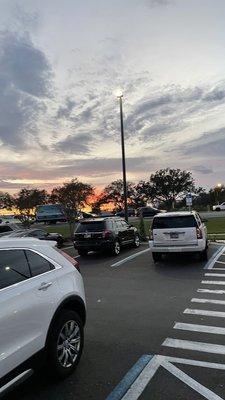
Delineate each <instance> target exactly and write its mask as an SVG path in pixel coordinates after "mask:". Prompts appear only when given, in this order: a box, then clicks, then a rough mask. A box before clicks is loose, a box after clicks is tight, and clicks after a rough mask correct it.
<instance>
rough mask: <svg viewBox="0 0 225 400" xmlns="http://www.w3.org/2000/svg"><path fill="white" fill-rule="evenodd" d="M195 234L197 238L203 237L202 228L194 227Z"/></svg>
mask: <svg viewBox="0 0 225 400" xmlns="http://www.w3.org/2000/svg"><path fill="white" fill-rule="evenodd" d="M196 234H197V239H202V238H203V234H202V230H201V229H200V228H196Z"/></svg>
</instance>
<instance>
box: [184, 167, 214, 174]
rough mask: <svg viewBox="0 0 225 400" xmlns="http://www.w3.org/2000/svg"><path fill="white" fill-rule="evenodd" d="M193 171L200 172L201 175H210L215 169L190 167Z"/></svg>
mask: <svg viewBox="0 0 225 400" xmlns="http://www.w3.org/2000/svg"><path fill="white" fill-rule="evenodd" d="M190 169H191V170H192V171H195V172H200V174H203V175H208V174H212V173H213V169H212V168H211V167H206V166H205V165H194V166H193V167H190Z"/></svg>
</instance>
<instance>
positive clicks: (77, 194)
mask: <svg viewBox="0 0 225 400" xmlns="http://www.w3.org/2000/svg"><path fill="white" fill-rule="evenodd" d="M93 195H94V188H93V186H91V185H89V184H87V183H83V182H79V181H78V180H77V179H72V180H71V181H70V182H66V183H64V184H63V186H61V187H56V188H54V189H53V190H52V193H51V195H50V198H49V200H50V201H52V202H54V203H56V202H57V203H61V204H63V205H64V206H65V207H66V208H68V209H71V210H74V211H78V210H80V209H81V208H83V207H84V206H85V205H86V204H88V200H89V198H90V197H91V196H93Z"/></svg>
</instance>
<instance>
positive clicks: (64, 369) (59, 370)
mask: <svg viewBox="0 0 225 400" xmlns="http://www.w3.org/2000/svg"><path fill="white" fill-rule="evenodd" d="M72 321H73V322H74V323H75V327H76V329H78V332H79V333H78V335H79V337H80V341H79V345H78V346H77V354H76V355H74V357H75V359H74V360H73V362H72V360H70V357H69V356H68V363H69V362H71V365H69V364H68V365H67V366H63V365H62V363H63V362H64V360H65V357H66V356H65V357H64V358H63V359H62V360H61V361H60V359H59V358H60V356H61V354H62V352H63V351H65V352H66V353H67V352H68V351H69V350H68V349H67V348H65V349H64V350H63V349H62V350H58V349H57V347H58V346H59V343H61V341H62V340H63V339H62V338H61V337H60V334H61V332H62V330H63V328H64V327H65V325H66V324H67V323H68V324H69V323H70V322H72ZM63 332H64V331H63ZM76 338H77V337H76V336H75V337H74V340H76ZM71 340H73V339H71ZM83 345H84V330H83V323H82V321H81V319H80V317H79V315H78V314H77V313H76V312H75V311H72V310H71V311H70V310H63V311H62V312H61V313H60V315H59V316H58V317H57V319H56V320H55V322H54V324H53V326H52V328H51V331H50V333H49V336H48V340H47V345H46V351H47V360H46V367H47V369H48V372H49V374H50V375H51V377H52V378H54V379H55V378H60V379H63V378H66V377H67V376H69V375H70V374H71V373H72V372H73V371H74V370H75V369H76V367H77V365H78V363H79V361H80V357H81V354H82V350H83ZM65 346H71V344H70V343H69V344H66V345H65ZM73 347H74V345H73ZM70 351H71V350H70ZM74 354H75V353H74ZM67 355H68V353H67Z"/></svg>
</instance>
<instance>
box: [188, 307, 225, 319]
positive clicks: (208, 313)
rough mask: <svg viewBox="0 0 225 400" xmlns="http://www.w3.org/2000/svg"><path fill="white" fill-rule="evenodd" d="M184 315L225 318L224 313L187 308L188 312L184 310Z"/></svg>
mask: <svg viewBox="0 0 225 400" xmlns="http://www.w3.org/2000/svg"><path fill="white" fill-rule="evenodd" d="M184 314H192V315H205V316H207V317H219V318H225V312H223V311H209V310H193V309H191V308H186V310H184Z"/></svg>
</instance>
